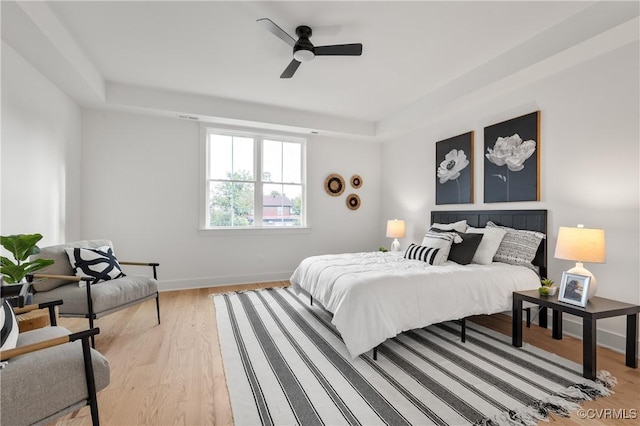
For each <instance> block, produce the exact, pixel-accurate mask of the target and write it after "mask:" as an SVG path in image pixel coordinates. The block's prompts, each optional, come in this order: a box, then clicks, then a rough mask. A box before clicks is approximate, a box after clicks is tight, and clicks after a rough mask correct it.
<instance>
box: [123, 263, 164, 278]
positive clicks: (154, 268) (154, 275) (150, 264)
mask: <svg viewBox="0 0 640 426" xmlns="http://www.w3.org/2000/svg"><path fill="white" fill-rule="evenodd" d="M118 263H120V264H121V265H130V266H151V267H152V268H153V279H156V280H157V279H158V271H157V269H156V268H157V267H158V266H160V264H159V263H157V262H132V261H129V260H119V261H118Z"/></svg>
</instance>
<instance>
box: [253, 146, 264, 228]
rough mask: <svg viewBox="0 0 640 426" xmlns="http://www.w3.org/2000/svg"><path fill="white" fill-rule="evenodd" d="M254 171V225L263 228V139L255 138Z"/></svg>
mask: <svg viewBox="0 0 640 426" xmlns="http://www.w3.org/2000/svg"><path fill="white" fill-rule="evenodd" d="M254 152H255V155H254V159H253V160H254V168H253V169H254V170H255V171H256V175H255V176H254V181H255V183H254V187H253V194H254V199H253V200H254V206H253V212H254V215H253V224H254V226H260V227H261V226H262V224H263V222H262V199H263V195H262V192H263V191H262V186H263V185H262V137H256V138H254Z"/></svg>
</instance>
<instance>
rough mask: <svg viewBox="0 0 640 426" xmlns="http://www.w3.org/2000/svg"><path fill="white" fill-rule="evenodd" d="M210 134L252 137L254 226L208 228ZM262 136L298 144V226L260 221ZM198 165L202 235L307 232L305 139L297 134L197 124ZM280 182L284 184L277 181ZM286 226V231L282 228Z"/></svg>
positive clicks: (199, 219) (200, 228)
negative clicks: (300, 223)
mask: <svg viewBox="0 0 640 426" xmlns="http://www.w3.org/2000/svg"><path fill="white" fill-rule="evenodd" d="M210 134H219V135H226V136H232V137H233V136H238V137H246V138H251V139H253V142H254V147H253V151H254V156H253V158H254V180H253V181H251V183H252V184H253V185H254V220H255V223H254V226H251V227H214V228H211V227H209V226H208V223H207V221H208V218H209V214H208V206H209V204H210V200H209V196H210V194H209V182H210V181H211V179H209V175H210V173H209V170H208V169H209V155H210V152H209V149H210V147H209V135H210ZM265 139H273V140H275V141H279V142H289V143H297V144H300V148H301V149H300V155H301V159H300V161H301V165H300V172H301V175H302V176H301V182H300V183H295V185H299V186H300V187H301V195H302V203H303V204H302V215H301V219H302V226H296V227H286V226H283V227H281V226H271V225H267V226H265V225H264V224H263V223H262V214H263V211H262V201H261V200H262V199H263V184H264V183H265V182H263V181H262V148H263V142H264V140H265ZM200 156H201V160H200V164H199V169H200V171H199V176H200V179H199V185H198V188H199V196H198V199H199V217H198V230H199V233H200V234H201V235H206V234H208V233H211V232H213V233H217V234H218V235H220V234H222V235H224V234H227V235H231V234H234V233H236V232H239V233H241V235H249V234H251V232H249V230H251V231H260V232H255V233H254V234H256V235H260V234H262V231H266V232H265V233H268V234H273V233H284V234H286V233H299V232H303V231H300V230H305V231H304V232H308V231H306V230H308V229H309V228H308V224H309V217H308V214H307V174H306V173H307V167H306V166H307V161H306V160H307V158H306V156H307V139H306V138H302V137H297V136H290V135H282V134H273V133H268V132H260V129H251V130H242V129H229V128H224V127H219V126H211V125H210V124H208V123H201V124H200ZM281 183H282V184H287V183H284V182H281ZM292 184H293V183H292ZM284 229H287V230H288V231H284V232H283V230H284ZM293 229H297V231H293Z"/></svg>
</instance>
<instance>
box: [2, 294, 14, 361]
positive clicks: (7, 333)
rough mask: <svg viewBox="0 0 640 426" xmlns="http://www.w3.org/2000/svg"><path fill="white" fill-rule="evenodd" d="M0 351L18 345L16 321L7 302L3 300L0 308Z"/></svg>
mask: <svg viewBox="0 0 640 426" xmlns="http://www.w3.org/2000/svg"><path fill="white" fill-rule="evenodd" d="M0 325H2V331H1V332H0V339H1V342H0V351H6V350H9V349H13V348H15V347H16V345H17V344H18V321H17V320H16V315H15V314H14V313H13V308H12V307H11V304H9V301H8V300H6V299H5V300H4V302H3V303H2V306H1V307H0Z"/></svg>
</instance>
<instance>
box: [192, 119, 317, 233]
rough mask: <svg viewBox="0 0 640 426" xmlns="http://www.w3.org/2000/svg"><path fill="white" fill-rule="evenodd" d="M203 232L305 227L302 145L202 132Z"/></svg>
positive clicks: (290, 140)
mask: <svg viewBox="0 0 640 426" xmlns="http://www.w3.org/2000/svg"><path fill="white" fill-rule="evenodd" d="M205 147H206V155H205V158H206V167H205V170H206V177H205V180H206V184H205V191H204V192H205V194H204V196H205V203H204V205H205V210H206V212H205V220H204V222H205V223H204V228H209V229H219V228H227V229H228V228H273V227H283V226H285V227H304V226H306V220H305V208H304V206H305V200H304V196H305V170H304V163H305V162H304V160H305V158H304V155H305V140H303V139H293V138H289V137H280V136H273V135H269V136H267V135H259V134H251V133H239V132H232V131H226V130H220V129H212V128H207V129H206V132H205Z"/></svg>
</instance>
